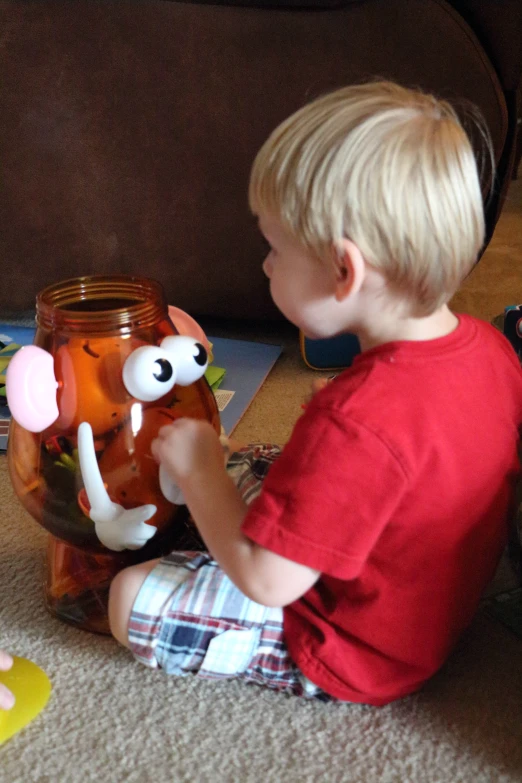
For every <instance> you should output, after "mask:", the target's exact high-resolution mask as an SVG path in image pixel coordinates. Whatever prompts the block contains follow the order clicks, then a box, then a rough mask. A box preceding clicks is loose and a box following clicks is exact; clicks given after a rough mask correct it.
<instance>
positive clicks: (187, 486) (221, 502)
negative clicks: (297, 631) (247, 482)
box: [153, 419, 319, 606]
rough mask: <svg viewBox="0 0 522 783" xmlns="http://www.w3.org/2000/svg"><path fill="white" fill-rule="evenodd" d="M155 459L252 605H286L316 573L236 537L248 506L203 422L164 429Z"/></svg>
mask: <svg viewBox="0 0 522 783" xmlns="http://www.w3.org/2000/svg"><path fill="white" fill-rule="evenodd" d="M153 452H154V455H155V457H156V458H157V459H158V460H159V461H160V462H161V463H162V464H163V465H164V466H165V467H166V468H167V470H168V471H169V473H170V475H171V476H172V478H173V480H174V481H175V482H176V483H177V484H178V485H179V487H180V488H181V490H182V492H183V495H184V497H185V501H186V503H187V505H188V507H189V509H190V512H191V514H192V517H193V519H194V522H195V523H196V525H197V526H198V529H199V532H200V533H201V535H202V537H203V540H204V541H205V544H206V545H207V547H208V549H209V551H210V552H211V554H212V556H213V557H214V558H215V559H216V560H217V562H218V563H219V564H220V566H221V567H222V568H223V570H224V571H225V573H226V574H227V575H228V576H229V577H230V579H232V581H233V582H234V583H235V584H236V585H237V587H239V589H240V590H241V591H242V592H243V593H244V594H245V595H246V596H248V597H249V598H251V599H252V600H253V601H257V602H258V603H260V604H264V605H265V606H285V605H286V604H289V603H291V602H292V601H295V600H296V599H297V598H299V597H300V596H301V595H303V594H304V593H305V592H306V591H307V590H308V589H309V588H310V587H311V586H312V585H313V584H314V583H315V582H316V581H317V579H318V578H319V572H317V571H314V570H313V569H311V568H308V567H307V566H303V565H301V564H300V563H295V562H293V561H291V560H288V559H287V558H285V557H281V556H280V555H277V554H275V553H274V552H270V551H269V550H268V549H265V548H263V547H260V546H258V545H257V544H255V543H254V542H252V541H251V540H250V539H249V538H247V537H246V536H245V535H244V534H243V533H242V532H241V525H242V523H243V519H244V518H245V514H246V511H247V506H246V504H245V502H244V501H243V499H242V498H241V496H240V494H239V492H238V491H237V488H236V486H235V485H234V483H233V482H232V480H231V479H230V477H229V476H228V474H227V473H226V470H225V468H224V465H223V453H222V449H221V446H220V443H219V440H218V438H217V436H216V434H215V432H214V430H213V429H212V427H211V426H210V425H209V424H208V423H207V422H202V421H196V420H194V419H179V420H178V421H176V422H175V423H174V424H173V425H170V426H168V427H165V428H163V429H162V430H161V431H160V434H159V437H158V439H157V440H156V441H155V442H154V444H153Z"/></svg>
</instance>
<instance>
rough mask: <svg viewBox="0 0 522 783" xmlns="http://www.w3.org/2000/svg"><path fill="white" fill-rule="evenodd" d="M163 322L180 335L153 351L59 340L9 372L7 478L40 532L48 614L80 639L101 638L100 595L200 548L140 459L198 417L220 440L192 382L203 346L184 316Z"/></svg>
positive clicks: (140, 343)
mask: <svg viewBox="0 0 522 783" xmlns="http://www.w3.org/2000/svg"><path fill="white" fill-rule="evenodd" d="M169 315H170V321H171V322H173V323H174V324H175V326H176V327H177V328H175V329H172V328H171V329H170V331H172V332H175V331H178V332H180V331H184V332H185V334H179V333H178V334H176V333H172V334H167V335H166V336H163V337H161V339H160V340H159V342H158V344H151V343H149V342H146V341H145V340H144V339H143V335H142V334H140V333H139V332H136V333H127V334H118V333H116V334H110V335H105V334H99V335H98V334H93V335H92V336H86V335H85V334H79V335H76V334H70V335H68V336H67V339H63V340H55V341H54V344H53V347H52V350H50V351H49V350H46V348H44V347H41V346H39V345H30V346H26V347H24V348H21V349H20V350H19V351H18V352H17V353H16V354H15V355H14V357H13V358H12V360H11V362H10V365H9V368H8V372H7V382H6V391H7V399H8V405H9V408H10V410H11V414H12V417H13V423H12V428H11V432H10V436H9V446H8V456H9V466H10V473H11V479H12V482H13V486H14V488H15V491H16V492H17V494H18V496H19V498H20V499H21V501H22V503H23V504H24V505H25V507H26V508H27V510H28V511H29V512H30V513H31V514H32V515H33V516H34V517H35V519H36V520H37V521H38V522H39V523H40V524H41V525H43V526H44V527H45V528H46V529H47V530H48V531H49V532H50V533H51V536H50V541H49V548H48V558H47V592H46V597H47V605H48V607H49V608H50V610H51V611H52V612H53V613H54V614H56V615H57V616H58V617H60V618H61V619H63V620H65V621H67V622H71V623H73V624H76V625H79V626H81V627H84V628H87V629H90V630H95V631H102V632H106V631H107V621H106V599H107V590H108V586H109V584H110V581H111V579H112V578H113V576H114V575H115V574H116V573H117V572H118V571H119V570H120V569H121V568H123V567H125V566H126V565H130V564H133V563H136V562H141V561H143V560H148V559H150V558H153V557H158V556H161V555H163V554H166V553H167V552H169V551H172V550H173V549H180V548H185V549H193V548H202V542H201V540H200V539H199V536H198V534H197V531H196V529H195V527H194V526H193V525H192V523H191V521H190V520H189V518H188V512H187V510H186V508H185V507H184V504H183V498H182V496H181V495H180V493H179V490H178V488H177V487H176V486H175V485H173V484H172V481H171V480H170V478H169V477H168V475H167V473H166V472H165V471H164V470H163V469H162V467H161V466H159V465H158V464H157V462H156V461H155V459H154V457H153V456H152V453H151V443H152V441H153V440H154V438H155V437H156V436H157V433H158V431H159V429H160V428H161V427H162V426H164V425H165V424H168V423H169V422H172V421H174V420H175V419H176V418H179V417H182V416H188V417H194V418H204V419H207V420H209V421H210V422H211V423H212V424H213V425H214V427H215V429H216V431H217V432H218V433H219V430H220V423H219V414H218V412H217V406H216V402H215V399H214V396H213V394H212V391H211V390H210V387H209V386H208V384H207V382H206V380H205V379H204V377H203V376H204V373H205V370H206V368H207V365H208V359H209V350H210V346H209V343H208V341H207V339H206V337H205V335H204V333H203V332H202V331H201V329H200V327H199V326H198V324H196V322H195V321H193V320H192V319H191V318H190V317H189V316H187V314H185V313H183V312H182V311H180V310H177V309H176V308H170V310H169ZM169 323H170V322H169ZM164 332H165V329H164V330H163V333H164ZM194 334H195V335H196V336H193V335H194ZM37 337H38V332H37Z"/></svg>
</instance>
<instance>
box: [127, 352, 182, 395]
mask: <svg viewBox="0 0 522 783" xmlns="http://www.w3.org/2000/svg"><path fill="white" fill-rule="evenodd" d="M123 383H124V385H125V388H126V389H127V391H128V392H129V394H130V395H132V397H136V399H137V400H142V401H143V402H153V401H154V400H159V398H160V397H163V395H164V394H167V392H169V391H170V390H171V389H172V387H173V386H174V384H175V383H176V373H175V371H174V368H173V367H172V364H171V363H170V361H169V358H168V356H166V355H165V351H164V350H163V349H162V348H158V347H157V346H155V345H143V346H142V347H141V348H136V350H135V351H133V352H132V353H131V355H130V356H129V357H128V358H127V359H126V361H125V364H124V365H123Z"/></svg>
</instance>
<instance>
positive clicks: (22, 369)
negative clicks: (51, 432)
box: [5, 345, 59, 432]
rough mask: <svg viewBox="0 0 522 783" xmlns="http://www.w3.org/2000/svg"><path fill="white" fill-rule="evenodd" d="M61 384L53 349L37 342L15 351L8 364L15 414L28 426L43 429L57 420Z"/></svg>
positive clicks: (10, 398)
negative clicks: (45, 349)
mask: <svg viewBox="0 0 522 783" xmlns="http://www.w3.org/2000/svg"><path fill="white" fill-rule="evenodd" d="M57 388H58V383H57V381H56V378H55V377H54V360H53V357H52V356H51V354H50V353H48V352H47V351H44V350H43V349H42V348H38V347H37V346H36V345H26V346H25V347H24V348H20V350H19V351H17V352H16V353H15V355H14V356H13V358H12V359H11V361H10V362H9V365H8V367H7V375H6V382H5V390H6V395H7V404H8V406H9V410H10V411H11V415H12V417H13V419H14V420H15V421H16V422H18V424H20V425H21V426H22V427H24V429H26V430H29V432H42V431H43V430H45V429H46V428H47V427H49V426H50V425H51V424H52V423H53V421H56V419H57V418H58V415H59V411H58V404H57V402H56V389H57Z"/></svg>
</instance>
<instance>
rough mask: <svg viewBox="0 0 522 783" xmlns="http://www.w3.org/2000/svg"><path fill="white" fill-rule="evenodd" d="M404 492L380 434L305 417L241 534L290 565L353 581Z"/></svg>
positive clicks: (339, 420)
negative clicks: (305, 567) (282, 558)
mask: <svg viewBox="0 0 522 783" xmlns="http://www.w3.org/2000/svg"><path fill="white" fill-rule="evenodd" d="M407 484H408V482H407V477H406V474H405V471H404V469H403V467H402V465H401V462H400V460H399V459H398V457H397V455H396V454H394V453H393V451H392V449H390V447H389V446H388V445H387V444H386V443H384V442H383V440H382V439H381V438H380V437H379V435H378V434H376V433H374V432H371V431H369V430H368V429H366V428H365V426H364V425H363V424H361V423H359V422H355V421H352V420H346V419H345V417H344V416H341V415H340V414H338V413H336V412H335V411H334V412H332V411H320V412H318V411H317V410H316V411H315V412H314V415H313V416H312V415H308V412H306V413H305V414H304V415H303V416H301V418H300V419H299V421H298V422H297V424H296V427H295V428H294V431H293V433H292V436H291V438H290V441H289V442H288V444H287V445H286V446H285V448H284V449H283V452H282V454H281V456H280V457H279V458H278V459H277V461H276V462H275V463H274V464H273V465H272V467H271V468H270V471H269V473H268V476H267V477H266V479H265V481H264V486H263V489H262V491H261V494H260V495H259V497H258V498H257V499H256V500H255V501H254V502H253V503H252V504H251V506H250V507H249V510H248V512H247V515H246V517H245V520H244V522H243V526H242V531H243V533H244V534H245V535H246V536H247V537H248V538H250V539H251V540H253V541H255V542H256V543H257V544H259V545H260V546H263V547H265V548H266V549H269V550H271V551H272V552H276V553H277V554H279V555H282V556H283V557H287V558H288V559H290V560H293V561H294V562H298V563H301V564H303V565H306V566H308V567H310V568H313V569H315V570H317V571H320V572H321V573H323V574H328V575H330V576H333V577H336V578H339V579H353V578H355V577H356V576H357V574H358V573H359V571H360V570H361V567H362V565H363V564H364V562H365V560H366V559H367V557H368V554H369V553H370V551H371V550H372V548H373V546H374V545H375V542H376V541H377V539H378V538H379V536H380V535H381V533H382V531H383V530H384V528H385V527H386V525H387V523H388V522H389V520H390V518H391V516H392V515H393V513H394V511H395V510H396V509H397V506H398V505H399V503H400V502H401V499H402V497H403V496H404V493H405V491H406V489H407Z"/></svg>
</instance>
